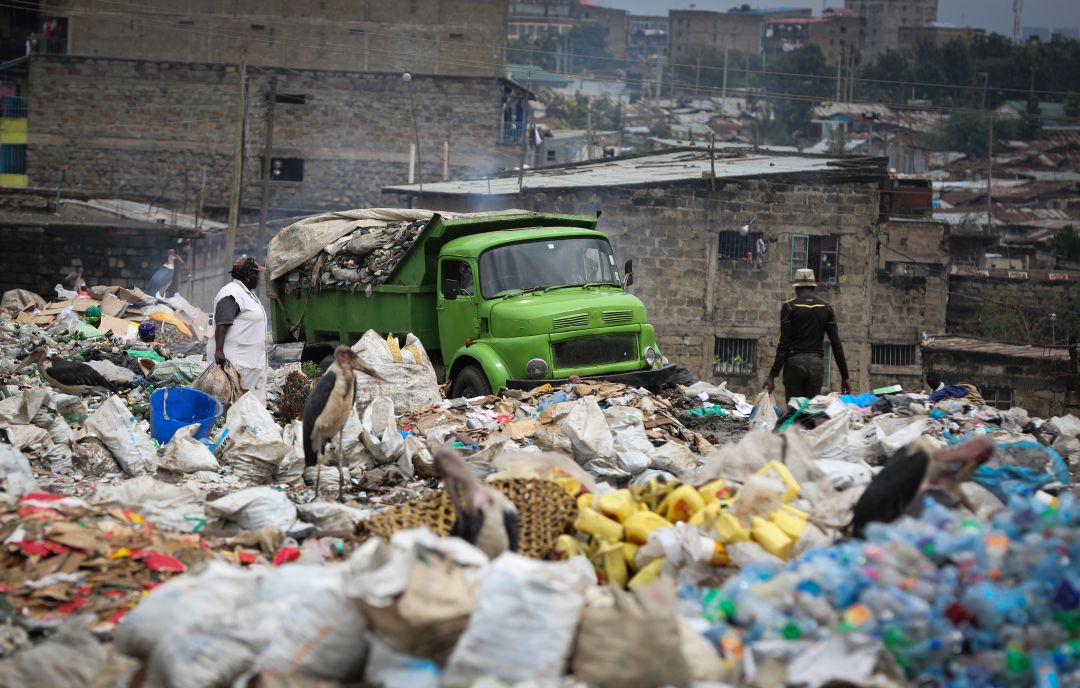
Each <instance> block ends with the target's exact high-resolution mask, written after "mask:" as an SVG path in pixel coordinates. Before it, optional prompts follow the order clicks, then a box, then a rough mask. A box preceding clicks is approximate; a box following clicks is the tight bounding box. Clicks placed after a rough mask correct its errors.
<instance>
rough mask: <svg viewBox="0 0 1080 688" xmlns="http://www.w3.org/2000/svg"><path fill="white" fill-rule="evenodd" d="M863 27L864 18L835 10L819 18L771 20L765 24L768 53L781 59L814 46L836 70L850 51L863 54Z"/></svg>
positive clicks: (765, 45)
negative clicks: (783, 55)
mask: <svg viewBox="0 0 1080 688" xmlns="http://www.w3.org/2000/svg"><path fill="white" fill-rule="evenodd" d="M863 24H864V19H863V18H861V17H856V16H855V15H853V14H851V13H850V12H848V11H847V10H834V9H827V10H825V14H824V15H822V16H820V17H795V18H785V19H769V20H767V21H766V22H765V38H764V47H765V53H766V54H767V55H780V54H783V53H787V52H791V51H793V50H798V49H799V48H801V47H803V46H804V45H809V44H811V43H813V44H815V45H817V46H818V47H819V48H821V52H823V53H824V54H825V60H826V61H827V62H828V63H829V64H831V65H834V66H835V65H837V64H839V63H840V62H841V60H843V59H844V58H845V56H846V55H847V54H848V53H849V52H850V51H851V50H855V51H861V50H862V44H863V36H864V33H865V29H864V28H863Z"/></svg>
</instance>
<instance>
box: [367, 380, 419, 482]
mask: <svg viewBox="0 0 1080 688" xmlns="http://www.w3.org/2000/svg"><path fill="white" fill-rule="evenodd" d="M361 423H362V425H363V430H362V431H361V433H360V437H361V438H362V439H363V442H364V446H365V447H367V450H368V452H369V453H370V454H371V458H372V459H374V460H375V464H376V465H377V466H385V465H387V464H390V463H394V462H395V461H397V459H398V457H399V456H400V455H401V453H402V452H403V451H404V449H405V440H404V438H402V436H401V432H399V431H398V425H397V415H396V414H395V413H394V402H393V401H391V400H390V399H389V398H387V397H376V398H375V399H373V400H372V401H371V403H370V404H368V407H367V408H365V409H364V416H363V419H362V420H361ZM410 476H411V473H410Z"/></svg>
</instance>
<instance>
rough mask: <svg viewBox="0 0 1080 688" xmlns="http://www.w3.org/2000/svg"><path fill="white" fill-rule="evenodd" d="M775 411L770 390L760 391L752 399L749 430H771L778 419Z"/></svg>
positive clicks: (774, 403)
mask: <svg viewBox="0 0 1080 688" xmlns="http://www.w3.org/2000/svg"><path fill="white" fill-rule="evenodd" d="M779 418H780V417H779V416H778V415H777V413H776V402H775V401H773V396H772V394H771V393H770V392H761V393H760V394H758V395H757V397H756V398H755V399H754V410H753V411H751V412H750V429H751V430H757V429H762V430H770V431H771V430H772V429H773V428H775V427H776V421H777V420H779Z"/></svg>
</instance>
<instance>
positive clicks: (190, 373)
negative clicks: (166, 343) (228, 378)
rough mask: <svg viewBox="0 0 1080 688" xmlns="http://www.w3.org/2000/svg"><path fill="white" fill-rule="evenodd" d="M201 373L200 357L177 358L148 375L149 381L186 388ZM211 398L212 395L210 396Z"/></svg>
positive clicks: (159, 364) (155, 368) (165, 362)
mask: <svg viewBox="0 0 1080 688" xmlns="http://www.w3.org/2000/svg"><path fill="white" fill-rule="evenodd" d="M202 372H203V361H202V357H201V356H186V357H178V358H173V359H169V360H168V361H164V362H162V363H158V364H157V365H156V366H154V370H153V371H152V372H151V373H150V379H151V380H154V381H156V382H164V383H166V384H169V385H172V386H176V387H187V386H188V385H191V384H192V383H193V382H194V381H195V380H196V379H198V378H199V376H200V375H201V374H202ZM211 396H214V395H212V394H211ZM222 403H223V404H224V403H225V402H222Z"/></svg>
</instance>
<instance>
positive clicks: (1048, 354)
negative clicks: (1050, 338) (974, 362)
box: [922, 335, 1069, 361]
mask: <svg viewBox="0 0 1080 688" xmlns="http://www.w3.org/2000/svg"><path fill="white" fill-rule="evenodd" d="M922 348H924V349H929V350H931V351H934V350H939V351H964V352H969V353H979V354H995V355H998V356H1009V357H1011V358H1030V359H1050V360H1062V361H1068V360H1069V349H1068V347H1064V346H1054V347H1051V346H1028V345H1024V344H1006V343H1004V342H992V341H987V340H985V339H976V338H974V337H958V336H955V335H941V336H939V337H932V338H930V339H927V340H924V341H923V344H922Z"/></svg>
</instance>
